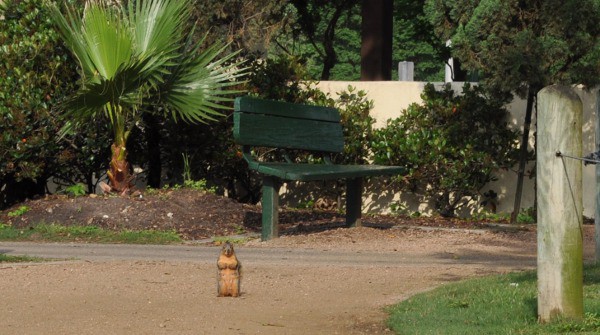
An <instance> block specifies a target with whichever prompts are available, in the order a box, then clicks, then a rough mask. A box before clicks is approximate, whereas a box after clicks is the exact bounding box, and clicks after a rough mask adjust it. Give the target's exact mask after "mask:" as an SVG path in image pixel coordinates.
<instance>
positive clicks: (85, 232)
mask: <svg viewBox="0 0 600 335" xmlns="http://www.w3.org/2000/svg"><path fill="white" fill-rule="evenodd" d="M0 240H4V241H6V240H9V241H52V242H98V243H132V244H169V243H179V242H181V238H180V237H179V235H178V234H177V233H176V232H175V231H156V230H139V231H138V230H122V231H113V230H108V229H103V228H100V227H97V226H62V225H57V224H46V223H40V224H38V225H35V226H32V227H30V228H25V229H20V228H15V227H12V226H10V225H5V224H0Z"/></svg>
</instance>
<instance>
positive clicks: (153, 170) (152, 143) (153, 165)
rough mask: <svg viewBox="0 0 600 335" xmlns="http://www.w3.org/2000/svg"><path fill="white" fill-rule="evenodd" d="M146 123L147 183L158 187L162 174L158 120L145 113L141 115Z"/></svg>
mask: <svg viewBox="0 0 600 335" xmlns="http://www.w3.org/2000/svg"><path fill="white" fill-rule="evenodd" d="M143 119H144V123H145V124H146V134H145V135H146V145H147V147H148V174H147V183H148V186H150V187H152V188H160V179H161V174H162V160H161V157H160V139H161V138H160V132H159V130H158V122H157V121H156V117H155V116H154V115H152V114H149V113H145V114H144V116H143Z"/></svg>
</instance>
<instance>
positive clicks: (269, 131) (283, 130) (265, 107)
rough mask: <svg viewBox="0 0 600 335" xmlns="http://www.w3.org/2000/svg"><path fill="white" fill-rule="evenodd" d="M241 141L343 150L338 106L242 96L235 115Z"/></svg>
mask: <svg viewBox="0 0 600 335" xmlns="http://www.w3.org/2000/svg"><path fill="white" fill-rule="evenodd" d="M233 120H234V126H233V137H234V139H235V141H236V142H237V143H238V144H242V145H246V146H259V147H271V148H284V149H302V150H311V151H325V152H342V151H343V150H344V136H343V133H342V126H341V124H340V121H341V118H340V113H339V112H338V110H337V109H335V108H330V107H321V106H309V105H301V104H294V103H287V102H280V101H271V100H264V99H257V98H253V97H238V98H236V99H235V107H234V114H233Z"/></svg>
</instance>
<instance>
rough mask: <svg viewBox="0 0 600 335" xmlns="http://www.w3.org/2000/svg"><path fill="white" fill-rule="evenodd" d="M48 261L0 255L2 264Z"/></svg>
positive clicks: (37, 258)
mask: <svg viewBox="0 0 600 335" xmlns="http://www.w3.org/2000/svg"><path fill="white" fill-rule="evenodd" d="M43 261H47V259H44V258H39V257H30V256H12V255H5V254H0V263H28V262H43Z"/></svg>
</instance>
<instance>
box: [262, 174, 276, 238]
mask: <svg viewBox="0 0 600 335" xmlns="http://www.w3.org/2000/svg"><path fill="white" fill-rule="evenodd" d="M279 187H280V182H279V180H278V179H277V178H273V177H264V178H263V186H262V236H261V238H262V240H263V241H267V240H270V239H272V238H275V237H278V236H279V212H278V211H279Z"/></svg>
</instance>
